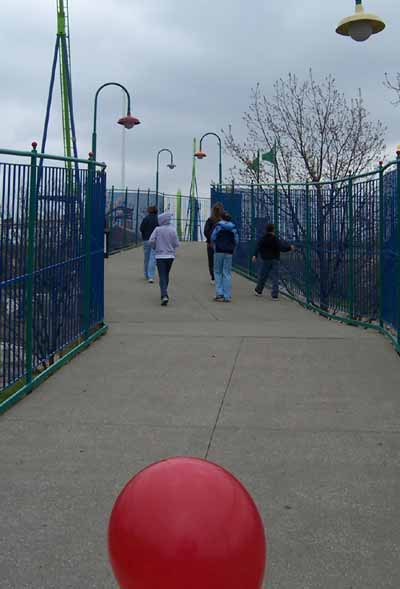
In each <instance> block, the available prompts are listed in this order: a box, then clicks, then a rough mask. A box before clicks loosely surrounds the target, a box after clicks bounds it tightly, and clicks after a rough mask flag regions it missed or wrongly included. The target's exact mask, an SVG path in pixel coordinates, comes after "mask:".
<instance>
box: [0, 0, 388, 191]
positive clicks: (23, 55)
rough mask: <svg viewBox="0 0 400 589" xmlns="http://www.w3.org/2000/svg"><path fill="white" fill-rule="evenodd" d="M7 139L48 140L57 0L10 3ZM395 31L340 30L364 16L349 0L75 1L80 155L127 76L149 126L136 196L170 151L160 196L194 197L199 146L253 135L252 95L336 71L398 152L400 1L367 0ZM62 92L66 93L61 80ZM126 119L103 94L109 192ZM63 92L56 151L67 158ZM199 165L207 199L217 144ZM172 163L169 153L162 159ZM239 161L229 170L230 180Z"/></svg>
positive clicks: (56, 117) (140, 134)
mask: <svg viewBox="0 0 400 589" xmlns="http://www.w3.org/2000/svg"><path fill="white" fill-rule="evenodd" d="M1 4H2V6H1V13H0V14H1V20H0V51H1V55H2V60H1V62H0V80H1V84H0V114H1V116H0V134H1V142H0V144H1V145H2V146H3V147H6V148H15V149H27V148H29V146H30V143H31V141H32V140H33V139H38V140H39V142H40V140H41V136H42V129H43V122H44V115H45V106H46V99H47V93H48V86H49V78H50V68H51V62H52V57H53V50H54V42H55V34H56V0H35V1H34V0H14V1H10V0H1ZM365 8H366V9H368V11H370V12H375V13H377V14H379V16H381V17H382V18H383V19H384V20H385V21H386V23H387V28H386V30H385V31H384V32H383V33H381V34H380V35H376V36H374V37H372V38H371V39H370V40H369V41H368V42H366V43H355V42H354V41H351V40H350V39H347V38H343V37H339V36H338V35H336V34H335V28H336V24H337V22H338V21H339V20H340V19H341V18H342V17H344V16H347V15H349V14H351V13H352V12H353V10H354V1H353V0H331V1H330V2H329V1H328V2H323V1H322V0H286V1H285V2H282V1H277V0H252V2H248V1H247V2H245V1H244V0H195V1H193V2H190V1H188V0H108V1H107V0H70V26H71V48H72V78H73V90H74V106H75V114H76V125H77V138H78V149H79V154H80V156H83V157H85V156H86V154H87V153H88V152H89V151H90V141H91V129H92V117H93V100H94V94H95V91H96V89H97V88H98V86H99V85H101V84H102V83H104V82H108V81H118V82H120V83H122V84H124V85H126V86H127V88H128V89H129V91H130V92H131V94H132V98H133V109H132V114H134V115H135V116H137V117H138V118H139V119H140V120H141V121H142V124H141V125H140V126H138V127H136V128H135V129H133V130H132V131H128V132H127V171H126V181H127V184H128V185H129V187H132V188H136V187H138V186H140V187H142V188H147V187H151V188H154V185H155V168H156V153H157V151H158V150H159V149H161V148H163V147H168V148H170V149H172V150H173V152H174V154H175V160H176V164H177V168H176V169H175V170H174V171H172V172H171V171H170V170H169V169H168V168H166V167H165V164H166V163H168V160H167V159H162V165H161V168H160V171H161V173H160V190H161V191H165V192H169V193H175V192H176V190H177V189H178V188H180V189H181V190H182V192H183V193H184V194H187V193H188V191H189V187H190V179H191V154H192V142H193V137H198V138H199V137H200V136H201V135H202V134H203V133H205V132H207V131H216V132H219V131H220V130H221V128H227V127H228V125H229V124H231V125H232V129H233V132H234V134H235V135H237V136H238V137H244V134H245V129H244V127H243V124H242V121H241V118H242V114H243V112H244V110H246V108H247V106H248V102H249V95H250V90H251V87H252V86H254V85H255V84H256V83H257V82H260V83H261V85H262V87H263V89H264V92H265V94H266V95H269V94H270V93H271V90H272V85H273V83H274V81H275V80H276V79H277V78H278V77H280V76H285V75H286V74H287V73H288V72H294V73H296V74H297V75H298V76H299V77H304V76H306V75H307V72H308V69H309V68H310V67H312V68H313V70H314V72H315V77H316V78H318V77H320V76H322V75H324V74H325V73H332V74H334V76H335V77H336V80H337V84H338V87H339V88H340V89H341V90H343V91H344V92H345V93H346V95H347V96H349V97H350V96H352V95H354V94H355V93H356V92H357V89H358V88H361V89H362V91H363V94H364V98H365V101H366V104H367V107H368V109H369V111H370V112H371V114H372V116H373V117H374V118H380V119H381V120H382V121H383V122H384V123H385V124H386V125H387V126H388V134H387V138H386V141H387V144H388V147H389V150H390V151H393V150H394V146H395V145H396V144H397V143H400V108H397V109H396V108H395V107H394V106H393V105H392V104H391V101H392V100H393V98H394V96H392V95H391V94H390V92H389V91H388V90H386V89H385V88H384V87H383V85H382V81H383V79H384V72H385V71H388V72H389V73H391V74H392V75H394V74H395V73H396V72H397V71H399V70H400V61H399V56H398V43H399V41H398V40H399V38H400V2H399V0H366V5H365ZM57 88H58V85H57ZM121 114H122V97H121V93H120V91H119V90H118V89H116V88H108V89H106V90H104V91H103V93H102V95H101V97H100V99H99V122H98V159H99V160H101V161H106V162H107V164H108V173H109V185H111V184H112V183H114V184H116V185H119V184H120V182H121V135H122V131H121V128H120V127H119V126H117V125H116V124H115V122H116V120H117V119H118V117H119V116H121ZM60 119H61V115H60V105H59V96H58V95H57V96H56V100H55V104H54V109H53V113H52V124H51V128H50V136H49V141H48V149H47V151H48V152H52V153H62V150H63V147H62V136H61V125H60ZM204 147H205V148H206V151H207V153H208V154H209V157H208V158H207V159H206V160H204V161H203V162H201V163H199V164H198V166H197V172H198V174H197V175H198V184H199V190H200V195H208V193H209V190H208V186H209V183H210V182H211V180H213V179H214V180H216V179H217V174H218V159H217V144H216V142H215V141H214V140H213V139H212V138H208V140H207V142H206V143H205V144H204ZM165 155H166V154H164V156H165ZM229 163H230V162H229V159H228V158H227V157H226V156H225V158H224V167H225V168H226V171H228V167H229Z"/></svg>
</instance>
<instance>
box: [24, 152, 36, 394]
mask: <svg viewBox="0 0 400 589" xmlns="http://www.w3.org/2000/svg"><path fill="white" fill-rule="evenodd" d="M32 148H33V149H32V151H31V165H30V184H29V211H28V245H27V259H26V290H25V317H26V346H25V362H26V384H30V383H31V382H32V377H33V275H34V270H35V233H36V213H37V151H36V148H37V143H36V142H33V143H32Z"/></svg>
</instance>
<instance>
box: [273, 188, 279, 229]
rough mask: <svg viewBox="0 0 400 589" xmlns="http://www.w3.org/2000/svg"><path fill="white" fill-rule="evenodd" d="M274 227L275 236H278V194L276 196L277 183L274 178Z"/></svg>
mask: <svg viewBox="0 0 400 589" xmlns="http://www.w3.org/2000/svg"><path fill="white" fill-rule="evenodd" d="M274 225H275V234H276V235H279V194H278V181H277V179H276V177H275V182H274Z"/></svg>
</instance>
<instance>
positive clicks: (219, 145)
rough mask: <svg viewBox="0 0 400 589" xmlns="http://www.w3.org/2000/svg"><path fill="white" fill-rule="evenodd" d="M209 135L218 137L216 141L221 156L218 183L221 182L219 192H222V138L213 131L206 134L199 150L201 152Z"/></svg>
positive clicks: (201, 140)
mask: <svg viewBox="0 0 400 589" xmlns="http://www.w3.org/2000/svg"><path fill="white" fill-rule="evenodd" d="M209 135H212V136H213V137H216V139H217V141H218V155H219V162H218V181H219V190H220V191H221V189H222V141H221V137H220V136H219V135H218V133H213V132H211V131H210V132H208V133H204V135H203V136H202V137H201V139H200V145H199V150H200V151H201V149H202V145H203V139H205V138H206V137H208V136H209Z"/></svg>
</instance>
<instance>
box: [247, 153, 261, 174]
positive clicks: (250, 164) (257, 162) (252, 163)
mask: <svg viewBox="0 0 400 589" xmlns="http://www.w3.org/2000/svg"><path fill="white" fill-rule="evenodd" d="M247 165H248V167H249V168H250V170H253V172H256V173H258V172H259V170H260V157H259V155H257V157H256V158H254V160H253V161H251V160H249V161H248V163H247Z"/></svg>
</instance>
